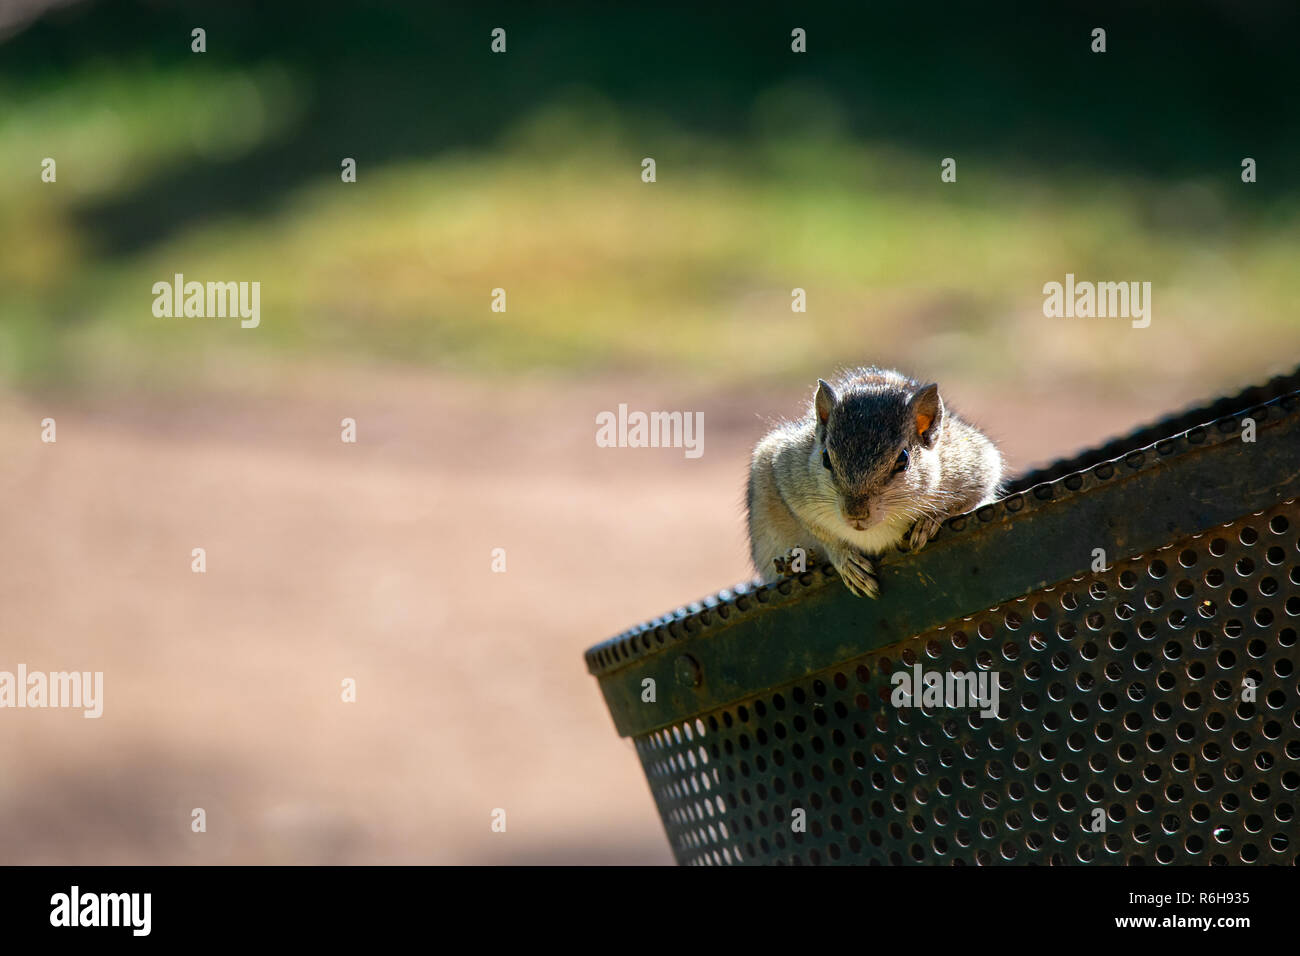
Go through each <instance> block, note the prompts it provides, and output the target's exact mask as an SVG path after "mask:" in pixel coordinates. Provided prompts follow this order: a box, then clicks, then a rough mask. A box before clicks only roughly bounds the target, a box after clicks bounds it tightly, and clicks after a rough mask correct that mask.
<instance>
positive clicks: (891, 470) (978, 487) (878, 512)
mask: <svg viewBox="0 0 1300 956" xmlns="http://www.w3.org/2000/svg"><path fill="white" fill-rule="evenodd" d="M1001 480H1002V455H1001V454H1000V453H999V452H998V449H997V446H995V445H994V444H993V442H992V441H991V440H990V439H989V438H988V437H987V436H985V435H984V434H983V433H982V432H981V431H979V429H977V428H975V427H974V426H973V425H970V424H967V423H966V422H964V421H962V420H961V419H960V418H958V417H957V416H956V415H954V414H953V413H952V411H951V410H950V409H948V408H947V407H946V406H945V405H944V402H943V399H942V398H941V397H940V395H939V386H938V385H936V384H933V383H931V384H929V385H922V384H920V383H919V382H916V381H914V380H912V379H910V378H908V377H907V376H906V375H903V374H901V373H899V372H895V371H893V370H891V369H881V368H861V369H855V370H853V371H850V372H847V373H845V374H843V375H841V376H840V377H838V378H837V379H836V381H835V384H834V385H831V384H829V383H827V382H825V381H823V380H821V379H818V380H817V393H816V395H815V396H814V398H813V401H812V403H811V405H810V407H809V409H808V413H807V415H806V416H805V417H804V418H803V419H802V420H800V421H796V422H782V423H781V424H779V425H777V427H775V428H774V429H773V430H772V431H770V432H769V433H768V434H767V435H765V436H764V437H763V438H762V439H761V440H760V441H759V442H758V444H757V445H756V446H755V447H754V454H753V458H752V460H751V462H750V467H749V487H748V491H747V494H746V506H747V512H748V519H749V546H750V555H751V557H752V558H753V561H754V568H755V569H756V570H757V571H758V573H759V575H760V576H761V577H762V578H763V579H764V580H765V581H767V582H769V583H770V582H772V581H775V580H778V579H780V578H781V577H785V576H789V575H792V574H796V573H799V572H802V571H805V570H807V568H808V567H810V566H811V565H812V564H813V563H815V562H816V563H819V562H823V561H829V562H830V563H831V564H833V565H834V566H835V570H836V571H838V572H839V575H840V578H841V580H843V581H844V584H845V586H846V587H848V589H849V590H850V591H851V592H852V593H853V594H855V595H857V596H859V597H863V596H866V597H879V596H880V582H879V579H878V577H877V575H876V566H875V563H874V562H873V561H872V560H871V559H872V557H874V556H876V555H879V554H882V553H884V552H885V551H887V550H889V549H890V548H891V547H894V546H895V545H899V544H901V543H902V542H903V541H904V540H906V541H907V543H908V545H909V547H910V548H911V549H912V550H913V551H916V550H919V549H920V548H922V547H924V546H925V543H926V542H927V541H929V540H930V538H931V537H932V536H933V535H934V534H936V533H937V532H938V530H939V528H940V526H941V525H942V524H943V521H944V519H945V518H947V517H950V516H952V515H955V514H961V513H962V512H965V511H970V510H972V509H974V508H977V507H979V506H980V505H983V504H986V503H988V502H990V501H994V500H996V498H997V496H998V486H999V484H1000V482H1001ZM800 550H802V558H803V561H802V562H801V561H799V560H798V559H799V557H800V556H801V555H800ZM800 565H802V566H800Z"/></svg>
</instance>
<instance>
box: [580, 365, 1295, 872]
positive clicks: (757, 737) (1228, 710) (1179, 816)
mask: <svg viewBox="0 0 1300 956" xmlns="http://www.w3.org/2000/svg"><path fill="white" fill-rule="evenodd" d="M1298 497H1300V370H1297V372H1296V373H1293V374H1291V375H1288V376H1284V377H1280V378H1277V379H1274V380H1273V381H1271V382H1269V383H1268V384H1266V385H1263V386H1260V387H1256V388H1251V389H1248V390H1246V391H1244V392H1242V393H1241V394H1239V395H1236V396H1233V397H1229V398H1223V399H1220V400H1218V401H1216V402H1214V403H1212V404H1209V405H1206V406H1203V407H1200V408H1197V409H1193V410H1190V411H1188V412H1185V413H1182V414H1180V415H1177V416H1173V417H1170V418H1167V419H1164V420H1162V421H1160V422H1157V423H1155V424H1153V425H1150V426H1148V427H1145V428H1142V429H1140V430H1138V431H1136V432H1134V433H1132V434H1131V435H1128V436H1126V437H1123V438H1120V439H1117V440H1115V441H1112V442H1110V443H1108V444H1106V445H1105V446H1103V447H1100V448H1096V449H1092V450H1090V451H1087V452H1085V453H1083V454H1080V455H1078V456H1075V457H1073V458H1069V459H1063V460H1061V461H1058V462H1056V463H1054V464H1052V465H1050V466H1048V467H1046V468H1043V469H1039V470H1037V471H1034V472H1031V473H1028V474H1025V475H1023V476H1021V477H1019V478H1018V479H1016V480H1015V481H1014V482H1013V483H1012V484H1011V486H1010V487H1009V489H1008V492H1007V494H1006V496H1005V497H1003V498H1002V499H1001V500H1000V501H998V502H997V503H995V504H993V505H989V506H986V507H983V508H980V509H979V510H978V511H977V512H975V513H972V514H968V515H963V516H960V517H956V518H953V519H951V520H949V521H948V522H947V523H946V525H945V526H944V529H943V530H942V532H941V533H940V534H939V535H938V536H937V537H936V538H935V539H934V540H933V541H932V542H931V543H930V544H929V545H927V546H926V548H925V549H924V550H923V551H921V552H920V553H918V554H915V555H912V554H906V553H903V552H901V551H900V552H898V553H897V554H891V555H888V556H886V557H884V558H883V559H882V560H881V562H880V573H881V588H882V592H883V596H882V597H881V599H880V600H878V601H870V600H864V599H859V598H855V597H852V596H851V595H850V594H849V593H848V592H847V591H846V590H845V589H844V588H843V587H842V586H841V585H840V584H839V582H838V581H837V580H836V575H835V572H834V570H833V568H831V567H830V566H826V567H822V568H818V569H816V570H815V571H810V572H808V573H805V574H803V575H802V576H800V577H797V578H793V579H790V580H787V581H784V582H781V583H779V584H776V585H773V586H766V587H764V586H759V585H757V584H756V583H755V584H751V585H743V586H738V587H736V588H734V589H731V590H725V591H721V592H719V593H718V594H716V595H714V596H712V597H709V598H706V599H704V600H703V601H700V602H698V603H696V604H693V605H691V606H689V607H684V608H680V609H678V610H677V611H676V612H675V613H672V614H669V615H666V616H664V617H662V618H659V619H657V620H653V621H648V622H646V623H643V624H641V625H639V626H637V627H635V628H632V629H631V630H629V631H626V632H625V633H623V634H620V635H618V636H617V637H615V638H612V639H611V640H608V641H606V642H604V643H602V644H599V645H597V646H595V647H593V648H591V649H590V650H589V651H587V654H586V660H587V667H588V670H589V671H590V672H591V673H592V674H593V675H595V676H596V678H597V679H598V681H599V683H600V687H601V690H602V692H603V693H604V696H605V700H606V703H607V705H608V707H609V711H610V714H611V715H612V717H613V719H614V724H615V726H616V728H617V730H618V732H619V733H620V734H621V735H623V736H629V737H631V738H632V739H633V740H634V742H635V744H636V749H637V753H638V754H639V755H640V759H641V763H642V765H643V767H644V769H645V773H646V777H647V779H648V781H649V783H650V789H651V791H652V792H653V794H654V799H655V802H656V804H657V806H658V809H659V814H660V816H661V817H662V819H663V823H664V827H665V829H666V830H667V832H668V838H669V841H670V842H671V844H672V848H673V852H674V854H675V855H676V858H677V860H678V862H679V863H683V864H707V865H713V864H754V863H777V864H781V863H784V864H795V865H800V864H836V863H838V864H870V863H877V864H883V863H893V864H917V863H919V864H958V865H961V864H972V863H974V864H986V865H987V864H999V863H1011V864H1026V863H1049V864H1067V865H1068V864H1078V863H1100V864H1124V863H1130V864H1141V863H1146V864H1202V863H1211V864H1241V863H1274V864H1276V863H1284V864H1295V863H1296V862H1298V861H1300V839H1298V838H1300V833H1298V832H1297V826H1296V819H1295V812H1296V805H1297V802H1298V800H1300V675H1298V674H1297V668H1296V661H1297V658H1300V650H1298V649H1297V647H1296V632H1297V628H1300V504H1298V503H1297V498H1298ZM981 693H982V695H983V696H982V697H981Z"/></svg>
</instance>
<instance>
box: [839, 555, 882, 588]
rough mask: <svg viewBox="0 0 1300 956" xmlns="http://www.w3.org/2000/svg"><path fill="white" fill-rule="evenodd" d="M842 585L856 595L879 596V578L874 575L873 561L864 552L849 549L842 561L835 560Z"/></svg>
mask: <svg viewBox="0 0 1300 956" xmlns="http://www.w3.org/2000/svg"><path fill="white" fill-rule="evenodd" d="M835 570H836V571H838V572H839V573H840V580H841V581H843V582H844V586H845V587H846V588H848V589H849V590H850V591H851V592H852V593H854V594H856V595H857V596H858V597H869V598H878V597H880V579H879V578H878V577H876V565H875V562H874V561H872V560H871V559H870V558H868V557H867V556H866V555H865V554H862V553H860V552H857V551H850V552H849V553H848V554H846V555H845V556H844V559H843V560H842V561H837V562H835Z"/></svg>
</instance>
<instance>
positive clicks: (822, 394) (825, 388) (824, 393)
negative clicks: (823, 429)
mask: <svg viewBox="0 0 1300 956" xmlns="http://www.w3.org/2000/svg"><path fill="white" fill-rule="evenodd" d="M835 402H836V398H835V389H833V388H831V387H830V386H829V385H827V384H826V382H824V381H822V380H821V379H820V378H819V379H817V397H816V398H814V399H813V406H814V407H815V408H816V409H817V420H818V421H819V422H821V423H822V424H823V425H825V424H826V420H827V419H828V418H830V417H831V409H832V408H834V407H835Z"/></svg>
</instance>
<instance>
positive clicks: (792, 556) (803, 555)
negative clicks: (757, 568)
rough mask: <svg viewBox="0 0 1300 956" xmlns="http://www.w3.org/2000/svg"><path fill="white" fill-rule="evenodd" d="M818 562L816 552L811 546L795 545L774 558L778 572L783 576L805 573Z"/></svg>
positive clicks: (773, 562)
mask: <svg viewBox="0 0 1300 956" xmlns="http://www.w3.org/2000/svg"><path fill="white" fill-rule="evenodd" d="M816 564H817V557H816V553H815V552H814V551H813V550H812V549H811V548H801V547H793V548H791V549H790V550H789V551H787V552H786V553H785V554H783V555H781V556H780V557H779V558H773V559H772V565H773V566H774V567H775V568H776V573H777V574H779V575H781V576H782V577H793V576H794V575H796V574H803V573H804V572H805V571H808V570H810V569H812V568H813V567H815V566H816Z"/></svg>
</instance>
